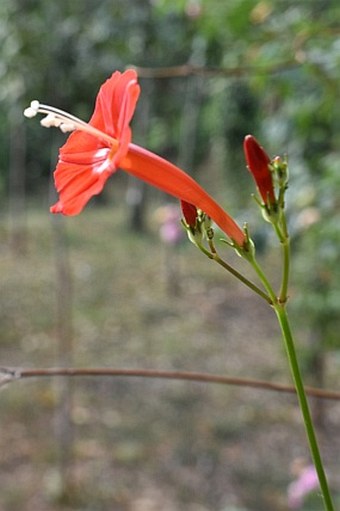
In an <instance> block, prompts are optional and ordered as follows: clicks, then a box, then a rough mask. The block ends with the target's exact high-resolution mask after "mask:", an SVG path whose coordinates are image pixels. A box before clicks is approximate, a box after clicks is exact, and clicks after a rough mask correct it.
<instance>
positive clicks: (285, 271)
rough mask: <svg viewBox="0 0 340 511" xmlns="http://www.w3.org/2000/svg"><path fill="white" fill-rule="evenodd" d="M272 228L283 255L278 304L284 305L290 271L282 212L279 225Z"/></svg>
mask: <svg viewBox="0 0 340 511" xmlns="http://www.w3.org/2000/svg"><path fill="white" fill-rule="evenodd" d="M273 228H274V230H275V232H276V235H277V237H278V239H279V241H280V243H281V247H282V255H283V267H282V268H283V269H282V281H281V289H280V294H279V302H280V303H285V302H286V301H287V298H288V281H289V270H290V243H289V234H288V229H287V222H286V217H285V214H284V212H283V211H282V216H281V219H280V225H279V224H278V223H273Z"/></svg>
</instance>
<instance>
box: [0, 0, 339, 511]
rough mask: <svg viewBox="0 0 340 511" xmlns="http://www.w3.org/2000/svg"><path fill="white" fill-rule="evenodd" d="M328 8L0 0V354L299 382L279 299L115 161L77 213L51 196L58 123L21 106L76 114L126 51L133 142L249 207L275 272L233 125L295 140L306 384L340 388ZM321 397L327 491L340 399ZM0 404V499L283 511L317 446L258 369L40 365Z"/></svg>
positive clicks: (15, 362)
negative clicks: (224, 266) (239, 380)
mask: <svg viewBox="0 0 340 511" xmlns="http://www.w3.org/2000/svg"><path fill="white" fill-rule="evenodd" d="M339 23H340V7H339V2H338V0H300V1H299V0H294V1H293V0H261V1H258V0H228V1H227V0H225V1H221V0H201V1H199V0H171V1H169V0H99V1H98V0H73V1H72V2H69V1H68V0H58V2H56V1H55V0H2V1H1V3H0V42H1V53H0V104H1V108H0V134H1V137H0V146H1V150H0V196H1V206H0V207H1V223H0V237H1V238H0V239H1V245H0V270H1V273H0V279H1V294H0V302H1V306H0V322H1V323H0V325H1V330H0V354H1V365H2V366H6V367H9V366H14V367H18V366H22V367H25V368H34V367H50V366H76V367H117V368H118V367H119V368H121V367H129V368H156V369H164V370H165V369H167V370H191V371H206V372H211V373H221V374H225V375H228V376H237V377H248V378H261V379H267V380H272V381H279V382H282V383H290V376H289V371H288V367H287V364H286V360H285V354H284V352H283V349H282V346H281V340H280V337H279V332H278V329H277V326H276V323H275V318H274V316H273V314H272V311H271V310H270V309H269V308H268V307H267V306H266V304H265V303H262V301H261V300H260V299H259V298H258V297H257V296H255V295H252V294H251V293H250V291H249V290H248V289H246V288H244V287H242V286H241V285H240V284H239V283H238V282H237V281H235V280H233V279H232V277H231V276H229V275H228V274H223V272H222V270H221V269H220V268H218V267H214V266H213V263H212V262H209V261H208V260H207V259H205V258H204V256H203V255H202V254H201V253H199V252H198V251H196V250H195V248H194V247H193V246H192V245H191V244H190V243H189V242H188V241H187V240H186V239H185V238H184V237H183V233H182V232H181V230H180V229H179V230H177V227H178V226H179V217H180V213H179V210H178V205H177V204H176V202H175V201H172V200H171V198H169V197H166V196H164V195H163V194H161V193H160V192H158V191H156V190H151V189H150V188H148V187H146V186H144V185H143V184H142V183H139V182H136V181H135V180H133V179H131V178H129V177H128V176H127V175H125V174H124V173H123V172H118V173H117V174H116V175H115V176H114V177H113V178H112V179H111V180H110V182H109V183H108V185H107V187H106V189H105V191H104V193H103V194H102V195H101V196H100V197H98V198H96V199H94V200H92V201H91V204H90V205H89V206H88V207H87V208H86V210H85V211H84V212H83V213H82V214H81V215H80V216H79V217H74V218H62V217H51V215H50V214H49V212H48V207H49V205H50V204H51V203H53V202H54V200H55V198H56V197H55V192H54V189H53V184H52V183H51V175H52V171H53V169H54V166H55V163H56V158H57V152H58V147H59V146H60V145H61V144H62V143H63V141H64V140H65V136H64V135H62V134H61V133H59V132H57V130H47V129H42V128H41V126H40V124H39V122H38V121H37V120H36V119H34V120H27V119H24V118H23V115H22V112H23V109H24V108H25V107H27V106H28V105H29V103H30V101H31V100H32V99H39V100H40V101H42V102H44V103H48V104H52V105H54V106H56V107H59V108H62V109H64V110H67V111H70V112H72V113H73V114H74V115H77V116H79V117H81V118H83V119H85V120H87V119H88V118H89V117H90V115H91V113H92V110H93V105H94V100H95V96H96V93H97V91H98V89H99V86H100V85H101V83H102V82H103V81H104V80H105V79H106V78H107V77H108V76H110V75H111V73H112V72H113V71H114V70H116V69H118V70H120V71H123V70H124V69H126V68H127V67H129V66H136V67H137V68H138V71H139V76H140V84H141V88H142V94H141V99H140V101H139V104H138V109H137V112H136V114H135V117H134V120H133V139H134V142H135V143H138V144H140V145H143V146H145V147H147V148H148V149H151V150H152V151H155V152H157V153H158V154H160V155H162V156H164V157H166V158H168V159H169V160H171V161H173V162H174V163H176V164H178V165H180V166H182V168H184V169H185V170H186V171H187V172H189V173H190V174H192V175H193V176H194V177H195V178H196V179H197V180H198V181H199V182H200V183H201V184H202V185H203V186H205V187H206V189H207V190H208V191H209V192H210V193H211V194H212V195H214V196H215V197H216V198H217V199H218V200H219V201H220V202H221V204H223V205H224V206H225V207H226V209H227V210H228V211H229V212H230V213H231V214H232V215H233V216H234V217H235V218H236V219H237V220H238V221H239V222H240V223H242V222H243V221H245V220H248V221H249V227H250V231H251V234H252V236H253V237H254V239H255V240H256V244H257V251H258V254H259V258H260V260H261V262H262V264H263V265H264V266H265V268H266V269H267V272H268V274H269V275H270V277H271V278H272V279H273V281H274V282H278V281H279V274H280V260H279V249H278V247H277V245H276V244H275V243H274V240H273V239H272V237H271V235H270V231H269V229H268V228H267V226H266V225H264V224H263V222H262V220H261V218H260V215H259V214H258V210H257V208H256V204H255V202H254V201H253V200H252V199H251V197H250V196H251V193H253V192H254V186H253V183H252V180H251V176H250V175H249V173H248V171H247V170H246V168H245V163H244V157H243V153H242V142H243V137H244V136H245V135H246V134H248V133H252V134H253V135H255V136H256V137H257V138H258V139H259V140H260V141H261V143H262V144H263V145H264V147H265V148H266V149H267V151H268V153H269V154H270V155H272V156H274V155H276V154H281V155H285V154H287V155H288V157H289V167H290V188H289V192H288V217H289V224H290V231H291V235H292V247H293V255H294V263H293V268H292V285H291V290H290V297H291V303H290V314H291V317H292V320H293V321H294V323H295V325H294V326H295V334H296V337H297V339H298V350H299V356H300V360H301V364H302V368H303V372H304V375H305V378H306V382H307V383H309V384H313V385H317V386H325V387H329V388H333V389H337V388H339V375H340V352H339V346H340V339H339V326H340V322H339V310H340V288H339V281H340V264H339V262H340V261H339V240H340V227H339V225H340V199H339V188H340V173H339V148H340V135H339V75H340V37H339V33H340V32H339V28H340V27H339ZM174 221H175V223H174ZM221 252H222V253H223V255H224V256H225V257H226V258H228V261H230V262H231V263H232V264H235V265H236V266H237V267H238V268H239V269H241V270H242V271H244V272H246V273H247V272H248V268H247V267H246V266H245V264H244V263H243V262H242V261H240V260H239V258H237V257H236V256H234V255H233V254H232V253H231V251H230V250H228V248H227V247H225V248H224V247H223V246H222V247H221ZM247 274H248V273H247ZM249 277H250V278H253V276H252V275H251V274H250V273H249ZM311 405H312V409H313V414H314V417H315V420H316V423H317V428H318V433H319V437H320V444H321V450H322V452H323V455H324V461H325V465H326V469H327V472H328V473H329V476H330V480H331V485H332V487H333V490H334V492H335V494H336V490H337V489H339V487H340V486H339V484H340V475H339V474H340V472H339V468H340V462H339V452H340V435H339V421H340V408H339V406H340V405H338V404H337V403H336V402H330V401H329V402H326V401H321V400H311ZM0 412H1V413H0V428H1V435H0V452H1V455H0V488H1V492H0V510H1V511H3V510H4V511H17V510H20V511H26V510H28V509H30V510H31V509H36V510H37V511H39V510H44V511H52V510H53V511H55V510H58V509H61V510H67V509H75V510H91V511H92V510H93V511H96V510H103V511H104V510H105V511H106V510H117V511H120V510H122V511H158V510H162V511H182V510H183V511H184V510H185V511H265V510H271V511H283V510H288V509H292V508H293V507H292V506H293V504H292V503H291V504H289V501H288V497H287V488H288V485H289V484H290V483H291V482H292V481H294V479H296V478H297V477H298V476H299V474H301V466H308V464H309V457H308V448H307V444H306V440H305V436H304V431H303V426H302V424H301V419H300V413H299V410H298V408H297V405H296V400H295V398H294V396H287V395H283V394H280V395H279V394H276V393H268V392H264V391H260V390H258V391H256V390H250V389H241V388H236V387H225V386H216V385H207V384H198V383H196V384H194V383H188V382H174V381H165V380H161V381H159V380H138V379H132V378H130V379H127V378H125V379H124V378H117V379H109V378H101V379H99V378H97V379H95V378H92V379H91V378H87V379H85V378H83V379H77V380H72V381H70V380H63V379H58V380H57V379H55V380H52V379H44V380H43V379H36V380H25V381H21V382H16V383H12V384H10V385H9V386H7V387H4V388H3V390H2V392H1V398H0ZM297 467H298V468H297ZM289 506H290V507H289ZM295 509H308V510H309V511H313V510H321V509H322V503H321V500H320V499H319V498H318V496H317V495H309V496H308V497H307V499H306V501H305V503H304V507H303V504H301V505H299V504H298V507H295Z"/></svg>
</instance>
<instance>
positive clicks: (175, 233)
mask: <svg viewBox="0 0 340 511" xmlns="http://www.w3.org/2000/svg"><path fill="white" fill-rule="evenodd" d="M155 218H156V221H157V223H158V224H159V236H160V238H161V240H162V241H163V242H164V243H167V244H168V245H177V244H178V243H179V242H180V241H181V240H182V239H183V237H184V230H183V227H182V226H181V223H180V219H181V215H180V210H179V208H178V206H176V205H175V204H167V205H166V206H162V207H160V208H158V210H157V211H156V212H155Z"/></svg>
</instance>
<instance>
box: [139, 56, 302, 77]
mask: <svg viewBox="0 0 340 511" xmlns="http://www.w3.org/2000/svg"><path fill="white" fill-rule="evenodd" d="M301 65H302V64H301V63H299V62H297V61H295V60H288V61H286V62H280V63H278V64H274V65H272V66H237V67H229V68H220V67H204V66H193V65H191V64H182V65H180V66H170V67H139V66H129V67H133V68H134V69H135V70H136V71H137V73H138V76H139V77H140V78H179V77H183V76H203V77H205V78H209V77H212V76H225V77H240V76H248V75H267V74H270V75H273V74H277V73H281V72H284V71H288V70H291V69H295V68H297V67H301Z"/></svg>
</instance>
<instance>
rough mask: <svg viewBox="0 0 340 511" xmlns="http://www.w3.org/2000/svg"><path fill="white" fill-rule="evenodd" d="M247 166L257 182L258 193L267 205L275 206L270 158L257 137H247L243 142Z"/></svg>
mask: <svg viewBox="0 0 340 511" xmlns="http://www.w3.org/2000/svg"><path fill="white" fill-rule="evenodd" d="M243 148H244V154H245V158H246V162H247V166H248V169H249V171H250V172H251V174H252V175H253V178H254V180H255V183H256V186H257V188H258V191H259V193H260V195H261V197H262V200H263V202H264V203H265V204H267V203H268V201H269V202H270V203H271V204H274V203H275V201H276V199H275V193H274V184H273V176H272V173H271V171H270V169H269V164H270V161H271V160H270V158H269V156H268V154H267V153H266V152H265V150H264V149H263V147H262V146H260V144H259V143H258V141H257V140H256V138H255V137H253V136H252V135H247V136H246V137H245V139H244V142H243Z"/></svg>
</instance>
